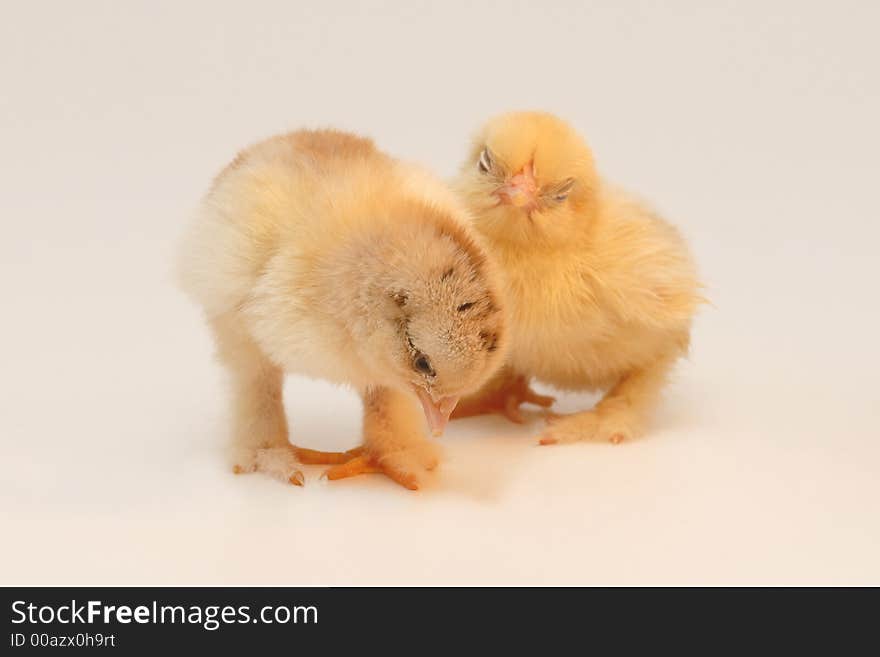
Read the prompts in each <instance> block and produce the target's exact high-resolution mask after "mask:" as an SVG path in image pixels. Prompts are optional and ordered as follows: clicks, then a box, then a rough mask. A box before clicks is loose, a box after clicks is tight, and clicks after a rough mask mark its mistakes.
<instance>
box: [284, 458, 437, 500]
mask: <svg viewBox="0 0 880 657" xmlns="http://www.w3.org/2000/svg"><path fill="white" fill-rule="evenodd" d="M296 454H297V457H298V458H299V461H300V463H304V464H306V465H332V466H333V467H332V468H329V469H328V470H326V471H325V472H324V476H325V477H327V479H329V480H330V481H335V480H337V479H347V478H348V477H355V476H357V475H362V474H376V473H378V474H384V475H385V476H386V477H388V478H389V479H391V480H392V481H395V482H397V483H398V484H400V485H401V486H403V487H404V488H408V489H409V490H418V489H419V482H418V477H417V476H416V475H415V474H414V473H413V472H412V471H410V470H409V468H405V467H401V464H400V462H399V461H398V460H397V459H382V460H380V459H378V458H376V457H375V456H373V455H371V454H368V453H367V452H366V451H365V450H364V448H363V447H355V448H354V449H350V450H348V451H347V452H321V451H318V450H314V449H305V448H302V447H297V448H296ZM424 467H425V469H426V470H433V469H434V468H435V467H437V460H436V459H431V460H430V461H429V462H427V463H424Z"/></svg>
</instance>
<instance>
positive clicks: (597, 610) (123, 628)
mask: <svg viewBox="0 0 880 657" xmlns="http://www.w3.org/2000/svg"><path fill="white" fill-rule="evenodd" d="M855 593H856V592H841V591H839V590H826V591H817V590H807V589H800V590H797V589H795V590H772V591H769V590H765V591H758V590H747V589H732V590H726V591H725V590H715V591H712V590H708V589H699V590H674V591H671V590H661V589H459V588H444V589H424V588H379V589H376V588H333V589H330V588H271V587H270V588H247V587H245V588H125V587H123V588H4V589H2V595H3V607H4V611H3V617H4V619H5V620H4V623H5V629H6V632H5V636H4V637H3V641H2V643H3V644H4V646H5V648H4V649H3V651H2V652H3V654H10V655H14V654H18V653H19V652H26V651H33V650H38V649H73V650H89V651H102V652H108V653H114V652H115V653H117V654H132V653H141V652H150V653H153V654H155V652H156V651H168V650H171V651H174V652H175V653H176V651H177V650H182V649H198V650H200V651H201V650H222V651H223V654H226V653H227V651H229V650H246V651H248V652H247V653H246V654H249V653H250V651H252V650H254V649H261V648H278V649H288V650H300V649H303V648H314V649H316V650H322V651H323V652H322V654H330V655H333V654H337V653H338V652H340V651H342V650H355V651H357V652H359V653H361V652H369V653H371V654H372V653H373V652H379V653H380V654H382V653H383V652H384V653H388V654H398V653H401V652H406V653H409V654H413V653H418V652H421V651H423V650H428V649H430V651H431V652H434V651H435V650H436V649H438V648H441V647H442V648H443V649H444V650H450V651H452V650H454V651H456V652H466V653H471V652H473V651H474V650H475V649H477V648H480V649H487V650H489V651H490V654H495V653H496V652H497V651H498V650H499V649H500V648H502V647H510V648H523V646H525V645H526V644H529V645H535V646H540V647H542V649H541V650H540V652H543V651H545V650H548V651H549V650H554V651H556V650H563V649H564V650H566V651H568V650H572V649H576V650H577V652H588V651H589V650H590V648H599V647H600V646H603V645H604V646H607V647H611V646H613V647H614V650H615V652H616V651H621V650H622V651H626V650H627V649H636V648H640V647H641V648H644V647H653V648H659V647H666V648H681V647H684V646H688V645H690V646H693V647H698V648H702V649H703V650H705V651H706V653H704V654H714V652H715V651H716V649H720V648H722V647H727V648H731V647H734V646H736V647H738V648H741V649H756V648H757V647H758V646H759V645H760V647H762V648H768V647H770V646H772V645H774V644H775V645H777V646H778V647H780V648H781V647H785V648H787V649H790V648H791V647H792V645H793V644H796V643H800V642H802V641H804V640H806V641H807V642H808V643H809V645H810V646H811V647H813V648H816V647H817V646H820V645H822V644H821V641H822V640H823V637H824V639H826V640H828V641H829V643H828V645H829V647H830V646H832V645H833V647H834V648H835V652H836V653H837V652H839V651H840V649H841V648H842V647H843V646H845V645H853V646H854V647H855V646H856V645H863V644H859V643H858V642H857V639H858V637H860V636H866V637H867V636H872V635H873V634H874V631H875V630H874V627H875V625H876V610H877V605H876V602H877V595H876V594H877V591H876V590H872V591H868V590H864V591H862V593H867V594H868V596H865V597H869V598H870V599H869V600H867V601H866V602H867V604H855V603H857V600H856V599H855V597H854V595H855ZM860 597H861V596H860ZM847 603H854V604H847ZM835 623H836V624H835ZM832 630H836V631H835V632H833V633H832ZM609 641H611V642H613V643H612V644H610V645H609V644H608V643H607V642H609ZM853 642H857V643H853Z"/></svg>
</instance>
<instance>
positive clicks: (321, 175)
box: [180, 131, 505, 489]
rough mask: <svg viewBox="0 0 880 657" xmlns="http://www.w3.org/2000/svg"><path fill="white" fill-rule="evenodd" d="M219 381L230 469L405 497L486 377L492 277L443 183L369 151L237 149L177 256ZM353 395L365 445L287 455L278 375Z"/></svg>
mask: <svg viewBox="0 0 880 657" xmlns="http://www.w3.org/2000/svg"><path fill="white" fill-rule="evenodd" d="M180 271H181V278H182V285H183V288H184V290H185V291H186V292H187V293H188V294H189V296H190V297H191V298H192V299H193V300H195V301H196V302H197V303H198V304H199V305H200V306H201V307H202V309H203V310H204V313H205V315H206V318H207V321H208V324H209V325H210V327H211V329H212V331H213V334H214V338H215V341H216V344H217V350H218V354H219V358H220V360H221V361H222V363H223V364H224V365H225V366H226V368H227V369H228V371H229V374H230V376H231V380H232V407H233V435H232V443H233V454H232V457H233V466H234V470H235V471H236V472H239V473H241V472H253V471H262V472H265V473H268V474H270V475H273V476H276V477H278V478H281V479H282V480H285V481H290V482H291V483H294V484H298V485H301V484H302V482H303V477H302V474H301V472H300V471H299V469H298V462H307V463H330V464H334V467H333V468H331V469H330V470H328V472H327V475H328V477H329V478H330V479H338V478H342V477H346V476H351V475H354V474H360V473H364V472H383V473H385V474H386V475H388V476H389V477H391V478H392V479H393V480H395V481H396V482H398V483H400V484H402V485H404V486H406V487H407V488H410V489H416V488H417V487H418V484H419V477H420V476H421V474H422V473H423V472H424V471H425V470H430V469H432V468H433V467H434V466H435V465H436V464H437V461H438V452H437V449H436V447H435V445H434V444H433V443H431V442H430V441H428V440H427V438H426V435H425V426H424V424H425V423H424V421H423V420H422V418H421V414H420V413H419V412H418V408H419V403H421V406H422V409H423V411H424V414H425V416H426V418H427V422H428V425H429V426H430V428H431V430H432V431H433V432H434V433H435V434H439V433H441V432H442V431H443V428H444V426H445V424H446V422H447V420H448V417H449V414H450V413H451V411H452V409H453V408H454V406H455V404H456V402H457V400H458V398H459V396H460V395H463V394H465V393H468V392H471V391H473V390H476V389H477V388H478V387H479V386H480V385H481V384H482V383H483V382H484V381H485V380H486V378H487V377H488V376H490V375H491V374H492V373H493V371H494V370H495V369H496V368H497V366H498V365H499V363H500V359H501V354H502V351H501V346H502V343H503V341H504V339H505V331H504V327H503V314H502V311H501V305H500V301H499V298H500V295H499V293H498V289H497V285H496V282H495V280H496V279H495V276H494V274H493V271H492V269H491V267H490V264H489V262H488V261H487V259H486V257H485V254H484V252H483V251H482V250H481V248H480V247H479V246H478V245H477V243H476V242H475V241H474V240H473V239H472V237H471V235H470V233H469V228H468V226H467V224H466V220H465V213H464V211H463V210H462V208H461V207H460V206H459V205H458V202H457V201H456V199H455V198H454V196H453V195H452V194H451V192H450V191H449V190H448V188H447V187H446V186H445V185H443V184H442V183H441V182H439V181H438V180H436V179H435V178H433V177H432V176H430V175H428V174H427V173H425V172H423V171H421V170H419V169H416V168H415V167H412V166H409V165H405V164H402V163H400V162H398V161H396V160H394V159H392V158H390V157H388V156H387V155H385V154H383V153H381V152H380V151H378V150H377V149H376V148H375V147H374V145H373V143H372V142H371V141H370V140H368V139H363V138H360V137H356V136H353V135H349V134H345V133H341V132H335V131H317V132H310V131H302V132H295V133H292V134H288V135H284V136H279V137H275V138H273V139H269V140H267V141H264V142H262V143H260V144H257V145H256V146H253V147H251V148H248V149H246V150H245V151H243V152H242V153H241V154H240V155H239V156H238V157H237V158H236V159H235V160H234V161H233V162H232V163H231V164H230V165H229V166H227V167H226V168H225V169H224V170H223V171H222V172H221V173H220V175H219V176H218V177H217V178H216V180H215V181H214V184H213V187H212V188H211V189H210V191H209V192H208V194H207V196H206V198H205V199H204V201H203V203H202V206H201V209H200V211H199V213H198V215H197V217H196V219H195V221H194V223H193V226H192V229H191V231H190V233H189V235H188V236H187V238H186V240H185V242H184V247H183V250H182V253H181V260H180ZM285 372H294V373H299V374H303V375H306V376H310V377H316V378H322V379H326V380H329V381H332V382H336V383H341V384H346V385H350V386H353V387H355V388H356V389H357V390H358V391H359V392H360V394H361V396H362V398H363V402H364V427H363V431H364V436H363V446H362V447H361V448H358V449H356V450H352V451H351V452H348V453H345V454H332V453H331V454H328V453H323V452H316V451H313V450H308V449H300V448H297V447H294V446H293V445H291V444H290V443H289V442H288V429H287V422H286V418H285V413H284V407H283V402H282V377H283V374H284V373H285Z"/></svg>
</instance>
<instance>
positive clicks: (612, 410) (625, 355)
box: [454, 112, 702, 445]
mask: <svg viewBox="0 0 880 657" xmlns="http://www.w3.org/2000/svg"><path fill="white" fill-rule="evenodd" d="M454 186H455V188H456V189H457V191H458V193H459V194H460V196H461V198H462V199H464V201H465V203H466V204H467V205H468V207H469V209H470V210H471V212H472V214H473V215H474V218H475V219H474V220H475V225H476V228H477V230H478V231H479V232H480V233H481V234H482V235H483V236H484V238H485V239H486V240H487V243H488V246H489V250H490V254H491V255H492V257H493V258H494V259H495V260H496V261H497V263H498V265H499V268H500V270H501V273H502V278H503V281H504V287H505V290H506V294H505V300H506V303H507V305H508V310H509V313H510V314H509V325H508V328H509V332H510V351H509V354H508V357H507V361H506V365H505V367H504V368H503V369H502V370H501V371H500V373H499V374H498V375H497V376H496V377H494V379H493V380H492V381H490V383H488V384H487V385H486V386H485V387H484V388H483V389H482V390H481V392H480V393H478V394H477V395H475V396H472V397H469V398H467V399H464V400H462V402H461V404H460V405H459V407H458V409H457V410H456V413H455V417H465V416H468V415H475V414H478V413H485V412H502V413H505V414H506V415H507V416H508V417H509V418H510V419H512V420H514V421H519V422H521V421H523V419H522V415H521V413H520V410H519V405H520V404H521V403H523V402H532V403H536V404H539V405H541V406H549V405H550V404H552V402H553V399H552V398H550V397H543V396H540V395H536V394H535V393H534V392H533V391H531V389H530V388H529V386H528V382H529V381H530V380H531V379H533V378H534V379H538V380H540V381H543V382H546V383H549V384H552V385H554V386H556V387H558V388H561V389H566V390H597V389H598V390H605V391H606V393H605V396H604V397H603V398H602V400H601V401H600V402H599V403H598V404H597V405H596V407H595V408H594V409H592V410H590V411H586V412H581V413H575V414H573V415H568V416H564V417H561V416H555V418H551V424H550V426H549V427H548V428H547V429H546V430H545V431H544V432H543V433H542V435H541V436H540V443H541V444H543V445H548V444H554V443H563V442H572V441H578V440H603V441H611V442H614V443H617V442H620V441H621V440H624V439H627V438H630V437H633V436H636V435H638V434H639V433H640V432H642V430H643V428H644V425H645V420H646V417H647V415H648V412H649V411H650V409H651V408H652V407H653V406H654V405H655V402H656V401H657V399H658V397H659V393H660V390H661V388H662V386H663V384H664V381H665V380H666V378H667V376H668V374H669V371H670V369H671V368H672V366H673V364H674V363H675V362H676V360H677V359H678V358H679V357H680V356H682V355H683V354H685V353H686V351H687V349H688V343H689V336H690V327H691V319H692V317H693V315H694V312H695V311H696V309H697V307H698V305H699V304H700V303H701V301H702V298H701V296H700V294H699V289H700V285H699V283H698V281H697V274H696V271H695V268H694V264H693V261H692V260H691V256H690V255H689V253H688V249H687V247H686V245H685V243H684V241H683V239H682V238H681V236H680V235H679V233H678V232H677V231H676V229H675V228H673V227H672V226H670V225H669V224H667V223H666V222H665V221H663V220H662V219H660V218H659V217H658V216H657V215H656V214H654V213H653V212H652V211H651V210H649V209H648V208H646V207H645V206H644V205H642V204H641V203H639V202H637V201H636V200H634V199H633V198H632V197H631V196H629V195H628V194H626V193H625V192H623V191H621V190H619V189H616V188H614V187H612V186H611V185H609V184H608V183H606V182H605V181H603V180H602V179H601V178H600V177H599V175H598V174H597V173H596V170H595V168H594V165H593V157H592V154H591V153H590V150H589V148H588V147H587V145H586V144H585V143H584V141H583V140H582V139H581V137H580V136H579V135H578V134H577V133H576V132H575V131H574V130H573V129H572V128H571V127H570V126H569V125H568V124H567V123H565V122H563V121H562V120H560V119H559V118H557V117H555V116H552V115H550V114H545V113H538V112H518V113H510V114H504V115H502V116H499V117H497V118H494V119H492V120H490V121H489V122H488V123H487V124H486V125H485V126H484V127H483V129H482V130H481V131H480V133H479V134H478V135H477V137H476V139H475V141H474V143H473V145H472V147H471V151H470V154H469V156H468V158H467V160H466V161H465V164H464V166H463V168H462V170H461V172H460V174H459V176H458V178H457V180H456V182H455V185H454Z"/></svg>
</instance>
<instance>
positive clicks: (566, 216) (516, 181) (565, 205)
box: [456, 112, 598, 246]
mask: <svg viewBox="0 0 880 657" xmlns="http://www.w3.org/2000/svg"><path fill="white" fill-rule="evenodd" d="M456 188H457V190H458V192H459V193H460V194H461V195H462V197H463V198H464V200H465V202H466V203H467V204H468V206H469V207H470V209H471V210H472V211H473V212H474V214H475V215H476V223H477V226H478V228H479V229H480V231H481V232H482V233H483V234H484V235H486V236H488V237H489V238H490V239H492V240H493V241H495V242H502V243H503V242H510V243H514V244H517V243H522V244H526V243H528V244H531V245H535V244H537V243H545V244H548V245H550V246H552V245H554V244H560V243H563V242H565V241H567V240H570V239H571V236H572V234H573V232H576V231H578V230H580V229H583V228H584V227H585V223H586V222H588V221H589V219H590V215H591V213H592V212H593V211H594V207H595V202H596V199H595V195H596V192H597V189H598V177H597V174H596V171H595V168H594V165H593V156H592V153H591V152H590V149H589V147H588V146H587V144H586V143H585V142H584V140H583V139H582V138H581V137H580V135H578V134H577V132H576V131H575V130H574V129H573V128H572V127H571V126H570V125H568V124H567V123H566V122H564V121H562V120H561V119H559V118H557V117H556V116H553V115H552V114H546V113H542V112H512V113H508V114H502V115H501V116H498V117H495V118H493V119H491V120H490V121H489V122H488V123H487V124H486V125H485V126H483V128H482V129H481V130H480V132H479V133H478V134H477V136H476V138H475V139H474V142H473V144H472V147H471V150H470V153H469V154H468V157H467V160H466V161H465V163H464V165H463V167H462V170H461V172H460V174H459V176H458V179H457V182H456Z"/></svg>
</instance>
